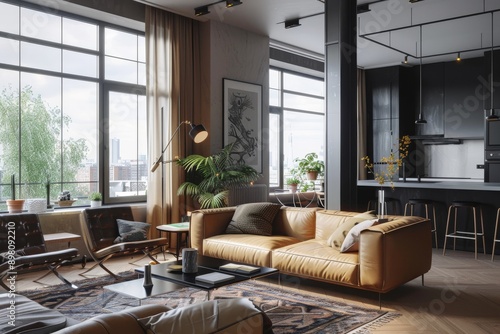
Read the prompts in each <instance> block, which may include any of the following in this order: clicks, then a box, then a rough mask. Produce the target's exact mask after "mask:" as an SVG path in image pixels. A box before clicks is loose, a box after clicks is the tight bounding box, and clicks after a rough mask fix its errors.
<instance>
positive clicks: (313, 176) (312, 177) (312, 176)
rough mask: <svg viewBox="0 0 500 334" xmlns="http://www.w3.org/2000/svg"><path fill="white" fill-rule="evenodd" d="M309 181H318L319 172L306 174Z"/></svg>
mask: <svg viewBox="0 0 500 334" xmlns="http://www.w3.org/2000/svg"><path fill="white" fill-rule="evenodd" d="M306 176H307V179H308V180H317V179H318V172H316V171H309V172H307V174H306Z"/></svg>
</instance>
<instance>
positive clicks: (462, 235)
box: [443, 201, 486, 260]
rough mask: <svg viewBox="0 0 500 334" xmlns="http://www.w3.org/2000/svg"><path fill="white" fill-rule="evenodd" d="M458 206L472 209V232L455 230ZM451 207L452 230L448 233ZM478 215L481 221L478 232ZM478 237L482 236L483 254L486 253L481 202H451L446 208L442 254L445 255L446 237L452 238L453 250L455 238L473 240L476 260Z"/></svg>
mask: <svg viewBox="0 0 500 334" xmlns="http://www.w3.org/2000/svg"><path fill="white" fill-rule="evenodd" d="M459 208H462V209H468V208H470V209H472V214H473V216H474V232H468V231H458V230H457V211H458V209H459ZM452 209H453V210H454V211H455V219H454V223H453V232H451V233H448V228H449V225H450V218H451V211H452ZM478 215H479V220H480V222H481V231H480V232H478V229H477V221H478ZM478 237H482V239H483V251H484V254H486V249H485V241H484V240H485V239H484V225H483V210H482V208H481V204H479V203H476V202H462V201H453V202H451V205H450V207H449V208H448V218H447V220H446V232H445V237H444V246H443V247H444V248H443V255H446V241H447V240H448V238H453V250H455V243H456V239H467V240H474V256H475V259H476V260H477V239H478Z"/></svg>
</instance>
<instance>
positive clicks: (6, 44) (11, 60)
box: [0, 37, 19, 65]
mask: <svg viewBox="0 0 500 334" xmlns="http://www.w3.org/2000/svg"><path fill="white" fill-rule="evenodd" d="M0 50H2V52H0V63H3V64H9V65H19V41H15V40H12V39H7V38H1V37H0Z"/></svg>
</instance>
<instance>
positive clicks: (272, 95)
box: [269, 89, 281, 107]
mask: <svg viewBox="0 0 500 334" xmlns="http://www.w3.org/2000/svg"><path fill="white" fill-rule="evenodd" d="M280 93H281V91H279V90H276V89H270V90H269V105H271V106H276V107H281V95H280Z"/></svg>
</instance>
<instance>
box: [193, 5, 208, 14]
mask: <svg viewBox="0 0 500 334" xmlns="http://www.w3.org/2000/svg"><path fill="white" fill-rule="evenodd" d="M208 13H210V11H209V10H208V6H200V7H196V8H195V9H194V15H196V16H202V15H206V14H208Z"/></svg>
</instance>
